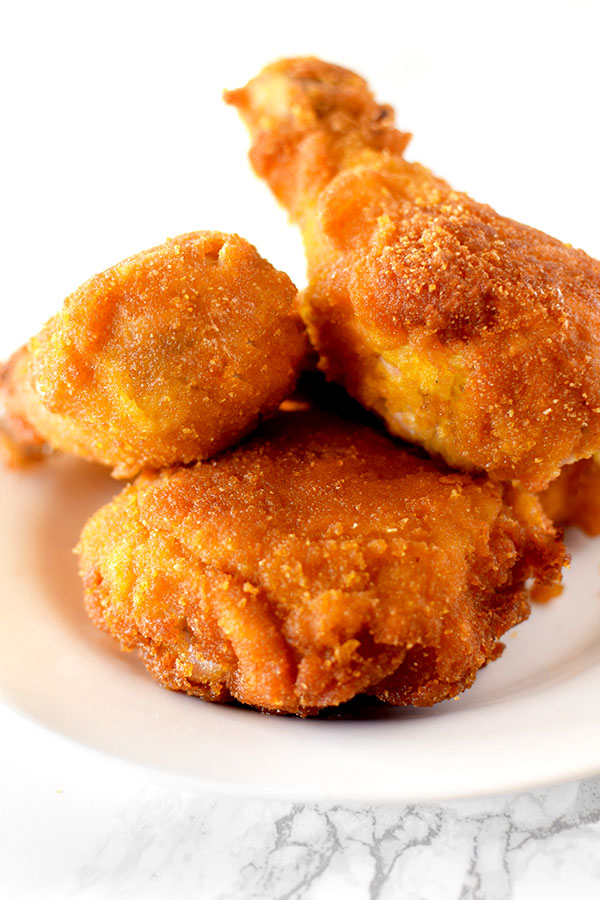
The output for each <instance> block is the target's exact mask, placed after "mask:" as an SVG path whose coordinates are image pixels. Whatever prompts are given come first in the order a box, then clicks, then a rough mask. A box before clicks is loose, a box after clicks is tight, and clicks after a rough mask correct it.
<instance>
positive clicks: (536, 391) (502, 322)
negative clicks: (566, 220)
mask: <svg viewBox="0 0 600 900" xmlns="http://www.w3.org/2000/svg"><path fill="white" fill-rule="evenodd" d="M226 99H227V100H228V102H230V103H233V104H234V105H235V106H236V107H237V108H238V110H239V111H240V113H241V115H242V117H243V119H244V121H245V122H246V124H247V125H248V127H249V130H250V133H251V136H252V141H253V143H252V149H251V151H250V158H251V161H252V163H253V165H254V168H255V169H256V171H257V173H258V174H259V175H261V176H262V177H263V178H265V179H266V180H267V182H268V183H269V185H270V186H271V188H272V189H273V191H274V193H275V195H276V196H277V197H278V199H279V200H280V201H281V202H282V203H283V204H284V205H285V206H286V207H287V209H288V210H289V212H290V215H291V218H292V220H293V221H295V222H297V223H298V224H299V225H300V226H301V228H302V231H303V236H304V242H305V246H306V252H307V256H308V274H309V285H308V288H307V289H306V290H305V291H304V292H303V294H302V295H301V312H302V315H303V317H304V319H305V321H306V324H307V327H308V331H309V336H310V338H311V340H312V342H313V344H314V346H315V347H316V349H317V350H318V351H319V354H320V366H321V368H322V369H323V370H324V371H325V373H326V374H327V376H328V377H329V378H331V379H334V380H337V381H339V382H341V383H343V384H344V385H345V386H346V388H347V389H348V391H349V392H350V393H351V394H352V395H353V396H354V397H356V398H357V399H358V400H360V401H361V402H362V403H363V404H364V405H365V406H367V407H369V408H370V409H374V410H376V411H377V412H378V413H379V414H380V415H381V416H382V417H383V419H384V420H385V422H386V425H387V427H388V429H389V430H390V431H391V432H392V433H393V434H396V435H399V436H401V437H403V438H405V439H406V440H410V441H414V442H415V443H420V444H422V445H423V446H424V447H426V448H427V450H428V451H429V452H431V453H433V454H440V455H441V456H442V457H443V458H444V459H445V460H446V461H447V462H448V463H449V464H450V465H453V466H457V467H460V468H463V469H467V470H486V471H487V472H488V473H489V474H490V475H491V476H492V477H494V478H495V479H507V480H509V479H514V480H518V481H520V482H521V483H523V484H524V485H526V486H527V487H529V488H531V489H534V490H541V489H543V488H544V487H545V486H546V485H547V483H548V482H549V481H551V480H552V479H553V478H555V477H556V476H557V475H558V473H559V470H560V468H561V466H563V465H564V464H565V463H568V462H572V461H575V460H577V459H579V458H581V457H587V456H589V455H590V454H591V453H593V452H595V451H596V450H598V449H599V448H600V263H599V262H597V261H596V260H594V259H591V258H590V257H589V256H587V255H586V254H585V253H584V252H583V251H581V250H575V249H573V248H572V247H570V246H568V245H565V244H562V243H561V242H560V241H558V240H555V239H554V238H551V237H548V236H547V235H545V234H543V233H542V232H540V231H536V230H535V229H533V228H528V227H526V226H524V225H521V224H519V223H517V222H514V221H512V220H511V219H507V218H505V217H503V216H501V215H499V214H498V213H496V212H495V211H494V210H493V209H491V208H490V207H489V206H485V205H482V204H480V203H477V202H475V201H474V200H472V199H471V198H470V197H468V196H467V195H466V194H463V193H459V192H458V191H454V190H453V189H452V188H451V187H450V186H449V185H448V184H447V183H446V182H445V181H442V180H441V179H440V178H437V177H436V176H435V175H433V174H432V173H431V172H430V171H429V170H428V169H426V168H424V167H423V166H421V165H418V164H416V163H411V162H408V161H407V160H405V159H404V158H403V151H404V148H405V145H406V143H407V140H408V136H407V135H406V134H403V133H400V132H398V131H396V129H395V128H394V121H393V114H392V111H391V109H390V107H388V106H380V105H378V104H377V103H376V102H375V101H374V99H373V97H372V95H371V94H370V92H369V90H368V88H367V85H366V82H365V81H364V80H363V79H362V78H360V77H359V76H357V75H355V74H354V73H352V72H349V71H347V70H345V69H342V68H340V67H338V66H333V65H329V64H327V63H324V62H321V61H319V60H316V59H310V58H309V59H291V60H282V61H281V62H279V63H275V64H274V65H272V66H269V67H267V68H266V69H265V70H264V71H263V72H262V73H261V74H260V75H259V76H258V77H256V78H255V79H253V80H252V81H250V83H249V84H248V85H247V86H246V87H245V88H242V89H240V90H237V91H232V92H230V93H228V94H226Z"/></svg>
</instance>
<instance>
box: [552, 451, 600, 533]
mask: <svg viewBox="0 0 600 900" xmlns="http://www.w3.org/2000/svg"><path fill="white" fill-rule="evenodd" d="M540 500H541V502H542V506H543V507H544V510H545V512H546V515H547V516H548V517H549V518H550V519H552V521H553V522H555V523H556V524H557V525H560V526H562V527H566V526H568V525H575V526H576V527H578V528H581V530H582V531H585V533H586V534H589V535H590V536H595V535H597V534H600V454H598V453H595V454H594V456H592V457H590V458H589V459H580V460H579V461H578V462H576V463H573V464H572V465H570V466H565V467H564V468H563V469H562V471H561V473H560V475H559V476H558V478H557V479H556V481H553V482H552V484H551V485H550V486H549V487H548V488H547V490H545V491H543V492H542V494H540Z"/></svg>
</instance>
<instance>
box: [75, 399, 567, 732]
mask: <svg viewBox="0 0 600 900" xmlns="http://www.w3.org/2000/svg"><path fill="white" fill-rule="evenodd" d="M287 405H288V408H291V409H294V408H295V409H296V410H297V411H295V412H285V413H281V414H280V415H279V416H278V417H276V418H275V419H272V420H271V421H270V422H269V423H267V424H266V425H263V426H262V428H261V429H260V431H259V432H257V434H256V435H255V436H254V437H253V438H252V439H249V440H247V441H246V442H244V443H242V444H241V445H240V446H239V447H238V448H237V449H235V450H233V451H228V452H226V453H223V454H221V455H220V456H218V457H216V458H214V459H212V460H210V461H208V462H202V463H198V464H196V465H195V466H193V467H179V468H175V469H171V470H167V471H165V472H163V473H151V472H149V473H143V474H142V475H141V476H140V477H139V478H138V480H137V481H136V482H134V483H133V484H132V485H128V486H127V487H126V488H125V489H124V491H123V492H122V493H121V494H120V495H119V496H117V498H116V499H114V500H113V501H112V502H111V503H109V504H108V505H107V506H105V507H104V508H103V509H101V510H99V511H98V512H97V513H96V514H95V515H94V516H92V518H91V519H90V521H89V522H88V523H87V525H86V526H85V528H84V530H83V533H82V537H81V541H80V544H79V548H78V552H79V554H80V570H81V574H82V577H83V581H84V585H85V599H86V605H87V608H88V611H89V613H90V615H91V617H92V619H93V620H94V622H95V623H96V624H97V625H98V626H100V627H101V628H104V629H106V630H108V631H109V632H110V633H111V634H112V635H113V636H114V637H115V638H117V639H118V640H119V641H120V642H121V644H122V646H123V647H124V648H126V649H132V648H139V650H141V653H142V656H143V659H144V662H145V664H146V666H147V667H148V669H149V671H150V672H151V674H152V675H153V676H154V677H155V678H157V679H158V681H160V682H161V683H162V684H163V685H165V686H166V687H169V688H171V689H174V690H180V691H185V692H187V693H189V694H195V695H198V696H200V697H203V698H204V699H207V700H213V701H226V700H229V699H231V698H236V699H237V700H239V701H241V702H242V703H245V704H250V705H252V706H255V707H258V708H260V709H263V710H270V711H275V712H285V713H295V714H298V715H301V716H305V715H310V714H314V713H316V712H318V710H319V709H321V708H324V707H329V706H335V705H337V704H340V703H343V702H344V701H346V700H349V699H350V698H352V697H353V696H355V695H356V694H359V693H369V694H374V695H376V696H377V697H379V698H381V699H383V700H386V701H388V702H390V703H392V704H400V705H402V704H417V705H423V706H428V705H431V704H433V703H436V702H438V701H440V700H444V699H446V698H449V697H455V696H456V695H457V694H459V693H460V692H461V691H463V690H464V689H465V688H467V687H469V686H470V685H471V684H472V683H473V680H474V678H475V675H476V673H477V671H478V669H480V668H481V666H483V665H484V664H485V663H486V662H487V661H488V660H491V659H494V658H495V657H496V656H498V654H499V653H500V651H501V649H502V645H501V644H499V638H500V637H501V635H502V634H503V633H504V632H505V631H506V630H507V629H508V628H511V627H512V626H513V625H515V624H516V623H518V622H520V621H522V620H523V619H524V618H525V617H526V616H527V615H528V611H529V604H528V596H527V592H526V590H525V582H526V580H527V579H529V578H531V579H534V580H536V581H538V582H547V581H554V580H556V579H557V578H559V570H560V566H561V564H562V563H563V562H564V560H565V554H564V548H563V546H562V543H561V542H560V540H559V539H558V538H557V535H556V534H555V532H554V530H553V528H552V526H551V524H550V522H549V521H548V520H547V519H546V517H545V516H544V515H543V513H542V510H541V507H540V505H539V502H538V500H537V498H536V497H535V496H533V495H531V494H529V493H527V492H524V491H523V490H521V489H520V488H513V487H508V486H504V485H497V484H494V483H492V482H491V481H490V480H489V479H488V478H486V477H485V476H476V477H472V476H469V475H466V474H460V473H456V472H451V471H450V470H448V469H447V468H446V467H445V466H444V465H442V464H437V463H435V462H433V461H431V460H429V459H424V458H421V457H420V456H418V455H416V454H414V453H412V452H409V451H408V450H407V449H406V448H405V447H403V446H400V445H398V444H396V443H394V442H393V441H392V440H391V439H390V438H388V437H387V436H385V435H383V434H379V433H378V432H376V431H375V430H373V429H371V428H369V427H368V426H365V425H362V424H358V423H355V422H351V421H348V420H342V419H340V418H338V417H336V416H335V415H333V414H331V413H325V412H323V411H316V410H314V409H312V410H310V409H309V410H308V411H306V409H303V407H305V406H306V404H305V403H304V404H303V403H297V404H293V403H292V404H287Z"/></svg>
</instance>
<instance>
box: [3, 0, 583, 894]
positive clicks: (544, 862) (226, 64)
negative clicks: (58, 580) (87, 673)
mask: <svg viewBox="0 0 600 900" xmlns="http://www.w3.org/2000/svg"><path fill="white" fill-rule="evenodd" d="M599 44H600V4H598V3H596V2H593V0H590V2H581V0H579V2H577V0H571V2H540V3H537V2H524V0H521V2H519V3H515V2H507V0H505V2H502V3H500V2H498V3H486V2H481V0H480V2H458V0H455V2H443V0H439V2H431V0H430V2H421V3H419V2H416V0H415V2H412V3H405V2H387V3H383V2H376V0H371V2H361V3H353V2H345V3H339V2H326V0H321V2H314V0H308V2H304V3H302V4H298V3H286V2H283V0H281V2H255V3H251V2H237V3H236V2H228V3H204V2H195V3H193V2H177V0H175V2H173V0H171V2H166V0H165V2H160V3H157V2H145V3H141V2H123V0H121V2H119V3H115V2H102V3H100V2H98V3H91V2H87V3H86V2H78V3H65V2H52V3H44V2H39V3H33V2H20V3H14V2H10V3H9V2H4V3H3V4H2V5H1V6H0V84H1V85H2V89H1V106H0V112H1V118H0V122H1V126H0V127H1V139H0V163H1V164H0V228H1V231H0V247H1V250H2V276H3V285H2V294H1V296H2V300H1V302H2V309H3V313H4V316H3V327H2V330H1V331H0V355H2V356H5V355H7V354H8V353H9V352H10V351H11V350H12V349H13V347H15V346H16V345H17V344H18V343H20V342H21V341H23V340H25V339H26V338H27V337H28V336H29V334H30V333H31V332H32V331H34V330H37V328H38V327H39V326H40V325H41V323H42V322H43V321H44V319H45V318H47V317H48V316H49V315H51V314H52V313H53V312H54V311H55V310H56V309H57V308H58V307H59V305H60V303H61V302H62V299H63V298H64V296H65V295H67V294H68V293H70V292H71V291H72V290H73V289H74V288H75V287H77V286H78V285H79V284H80V283H81V282H82V281H84V280H85V279H87V278H88V277H89V276H90V275H91V274H93V273H95V272H97V271H100V270H102V269H103V268H105V267H107V266H109V265H111V264H113V263H115V262H117V261H118V260H119V259H121V258H123V257H125V256H127V255H129V254H131V253H134V252H136V251H138V250H141V249H143V248H145V247H148V246H152V245H153V244H157V243H160V242H161V241H163V240H164V239H165V238H166V237H167V236H173V235H176V234H178V233H182V232H185V231H189V230H195V229H205V228H206V229H221V230H225V231H237V232H239V233H240V234H241V235H243V236H244V237H247V238H248V239H250V240H251V241H252V242H254V243H255V244H256V245H257V247H258V249H259V251H260V252H262V253H263V254H264V255H265V256H267V258H269V259H270V260H271V261H272V262H273V263H274V264H275V265H277V266H279V267H281V268H284V269H286V270H287V271H288V272H289V274H290V275H291V276H292V277H293V278H294V280H295V281H296V282H297V284H298V285H299V286H300V285H301V284H302V281H303V257H302V252H301V244H300V239H299V236H298V235H297V234H296V232H295V231H294V229H292V228H290V227H289V226H288V225H287V223H286V217H285V214H284V213H283V212H282V211H281V210H279V209H278V208H277V207H276V204H275V203H274V201H273V200H272V198H271V196H270V194H269V192H268V190H267V189H266V187H265V186H264V185H262V184H261V183H260V182H258V181H257V180H256V179H255V178H254V176H252V174H251V173H250V171H249V167H248V164H247V162H246V159H245V151H246V148H247V138H246V135H245V132H244V129H243V127H242V126H241V124H240V122H239V121H238V119H237V115H236V113H235V111H234V110H232V109H231V108H228V107H226V106H224V105H223V103H222V101H221V99H220V97H221V92H222V90H223V89H224V88H233V87H238V86H240V85H241V84H243V83H245V81H246V80H247V79H248V78H249V77H251V76H252V75H254V74H256V72H257V71H258V70H259V69H260V68H261V67H262V66H263V65H265V64H266V63H268V62H270V61H272V60H274V59H276V58H278V57H280V56H288V55H307V54H313V55H317V56H321V57H323V58H325V59H327V60H330V61H332V62H337V63H340V64H342V65H347V66H349V67H351V68H354V69H355V70H357V71H359V72H360V73H361V74H363V75H364V76H365V77H366V78H367V79H368V80H369V82H370V83H371V85H372V87H373V88H374V90H375V92H376V95H377V97H378V99H380V100H381V101H382V102H389V103H392V104H393V105H394V106H395V108H396V112H397V122H398V126H399V127H400V128H401V129H403V130H408V131H412V132H413V133H414V139H413V142H412V143H411V145H410V149H409V152H408V154H407V155H408V156H409V157H410V158H411V159H418V160H419V161H421V162H423V163H425V164H426V165H428V166H430V167H431V168H432V169H433V170H434V171H435V172H436V173H438V174H439V175H441V176H443V177H445V178H447V179H448V180H449V181H450V182H451V183H452V184H453V185H454V186H455V187H457V188H459V189H463V190H466V191H467V192H469V193H471V194H472V195H473V196H474V197H475V198H476V199H479V200H482V201H485V202H489V203H491V204H492V205H494V206H495V207H496V208H497V209H498V210H499V211H500V212H502V213H504V214H507V215H510V216H512V217H514V218H517V219H521V220H523V221H525V222H527V223H528V224H531V225H534V226H536V227H540V228H542V229H544V230H546V231H548V232H550V233H552V234H554V235H556V236H557V237H560V238H561V239H563V240H565V241H569V242H571V243H573V244H574V245H576V246H581V247H583V249H585V250H587V251H588V252H589V253H591V254H592V255H595V256H600V226H599V224H598V206H599V202H600V174H599V168H598V158H599V152H600V126H599V114H598V108H599V101H598V94H599V88H600V52H599ZM0 602H1V595H0ZM18 637H19V639H20V640H24V639H25V640H26V636H24V635H19V636H18ZM15 639H17V636H15ZM90 702H91V703H93V698H90ZM559 714H560V711H557V715H559ZM593 714H595V713H593ZM0 728H3V735H4V737H3V741H4V746H3V748H2V751H1V753H2V758H3V762H4V768H3V776H4V777H3V787H2V789H3V797H2V799H1V800H0V822H1V826H2V833H1V834H0V891H1V890H2V889H4V890H5V892H6V896H8V897H11V898H13V897H14V898H20V897H37V898H45V897H65V896H82V897H108V896H110V897H135V896H138V895H139V894H140V893H141V892H142V890H143V891H144V892H145V895H146V896H151V897H171V896H174V895H175V891H178V892H179V896H184V897H187V896H190V897H192V896H194V897H196V896H198V897H221V896H222V897H227V898H229V897H234V896H235V897H238V896H239V897H250V896H251V897H257V898H258V897H261V898H263V897H271V896H273V897H276V896H277V897H279V896H282V897H283V896H291V897H294V898H296V897H298V898H300V897H315V898H317V897H327V898H331V897H336V896H344V897H363V896H365V897H367V896H369V895H370V896H378V897H384V898H385V897H388V896H389V897H392V896H394V897H397V896H399V895H400V894H399V891H400V890H402V891H403V893H402V896H403V897H404V896H406V897H415V898H418V900H428V898H430V897H431V898H445V897H452V898H454V897H456V898H458V897H463V898H464V897H466V898H470V897H473V898H475V897H480V896H485V897H486V900H487V898H490V900H495V898H501V897H508V896H510V897H515V898H517V900H521V898H524V900H535V898H537V897H544V898H554V897H557V898H558V897H563V896H565V893H566V891H567V890H570V891H571V892H574V893H575V894H576V895H577V896H578V897H579V898H586V897H590V898H591V897H592V896H597V886H598V883H599V882H598V877H599V870H600V862H599V859H598V851H597V849H595V848H597V846H598V837H600V831H599V829H598V822H599V821H600V799H599V795H600V790H599V787H598V782H588V783H586V784H585V785H583V786H582V785H579V786H573V787H570V788H564V789H553V790H552V791H548V792H545V793H544V792H542V793H539V792H538V793H537V794H535V795H531V797H528V796H525V797H524V798H523V797H521V798H520V799H519V798H517V799H515V798H512V799H507V800H504V799H496V800H494V801H490V800H481V801H480V805H479V806H478V807H477V808H476V809H475V808H474V807H473V806H472V805H471V806H470V807H469V808H468V809H467V808H465V807H460V806H458V807H452V808H449V807H439V809H434V810H433V811H432V808H431V807H428V808H425V807H424V808H422V809H418V808H416V811H415V809H413V811H412V812H410V811H407V809H406V808H401V807H397V808H396V809H395V810H394V811H393V812H391V813H389V814H388V812H387V811H386V810H385V809H384V808H380V809H375V810H371V811H370V812H369V811H366V810H364V809H363V810H361V809H355V810H352V809H351V810H344V811H343V816H342V819H343V826H341V825H339V822H338V824H337V825H336V828H337V831H336V834H337V836H338V843H337V845H335V843H332V844H331V847H332V849H331V852H330V854H329V856H327V854H325V857H323V859H321V857H319V859H321V861H320V862H319V864H318V865H317V864H314V859H315V858H316V857H315V854H317V855H318V852H319V847H321V849H322V847H323V846H324V845H325V844H326V843H327V842H326V840H325V838H324V837H323V835H327V834H329V831H327V830H325V831H323V830H322V829H321V826H323V828H325V824H323V823H327V822H329V823H331V822H332V821H334V823H335V821H337V820H335V816H334V813H333V812H332V810H330V809H323V808H314V809H313V808H308V807H306V808H301V807H297V806H296V807H294V810H295V811H293V810H292V808H291V806H290V807H286V806H285V803H284V804H283V805H282V804H280V805H279V806H277V807H276V808H275V807H273V806H271V805H269V804H267V803H265V804H264V805H263V806H260V804H259V805H258V806H257V805H256V804H254V805H252V804H251V803H249V801H244V802H242V801H240V803H239V805H235V804H234V805H232V801H227V802H223V803H219V802H215V803H209V801H208V800H206V799H205V798H203V797H200V796H194V795H193V794H189V793H182V792H179V791H178V790H177V789H175V788H173V787H172V786H171V787H169V786H167V787H165V786H164V785H163V784H159V783H158V782H156V784H155V783H154V782H153V781H152V778H151V777H150V776H149V775H148V774H147V773H146V774H144V775H140V774H138V773H137V772H135V771H134V770H132V769H130V768H129V767H127V766H124V765H122V764H120V763H117V762H113V761H110V762H109V761H103V760H102V759H101V758H97V757H94V756H93V755H91V754H90V753H89V752H88V751H84V750H80V749H79V748H78V747H76V746H70V745H69V746H67V745H64V744H63V743H62V742H61V741H60V740H59V739H57V738H54V737H53V736H51V735H49V734H46V733H45V732H42V731H41V730H38V729H37V728H36V727H35V726H33V725H30V724H27V723H23V722H21V721H20V720H19V719H18V718H17V717H15V716H14V714H13V713H11V712H9V711H7V710H3V709H0ZM58 791H61V792H62V793H57V792H58ZM582 798H583V799H582ZM340 815H341V814H340ZM368 816H371V819H368ZM389 816H392V819H389ZM410 816H412V819H410ZM344 817H345V818H344ZM394 817H395V818H394ZM407 817H408V818H407ZM338 819H339V815H338ZM409 819H410V821H411V822H413V825H412V826H410V827H409V825H408V824H406V825H405V826H402V827H401V824H402V823H406V822H408V821H409ZM371 820H372V822H373V823H375V824H374V825H373V827H372V829H371V832H369V834H368V835H366V836H365V834H366V832H365V828H367V824H365V823H368V821H371ZM392 820H393V822H395V823H396V830H395V831H394V830H393V829H392V828H391V825H390V824H389V822H391V821H392ZM413 820H414V821H413ZM282 822H284V825H282V824H281V823H282ZM502 822H504V823H505V824H506V828H505V830H504V831H502V828H501V827H500V824H501V823H502ZM285 823H287V824H285ZM289 823H292V825H293V827H292V825H290V827H289V828H288V824H289ZM386 823H387V824H386ZM419 823H420V824H419ZM436 823H437V824H436ZM473 823H475V824H473ZM499 823H500V824H499ZM557 823H558V824H557ZM284 826H285V827H284ZM376 826H377V827H376ZM327 827H329V826H327ZM332 827H333V826H332ZM386 828H387V831H386ZM402 828H404V831H403V830H402ZM411 828H413V830H412V831H411ZM428 828H429V829H430V831H431V837H430V840H429V841H427V840H425V839H424V838H423V837H422V834H421V832H423V829H425V832H424V833H428V832H427V829H428ZM436 828H437V830H436ZM286 829H287V830H286ZM361 829H362V830H361ZM494 829H496V830H494ZM367 831H368V828H367ZM484 833H485V834H486V835H487V838H486V841H483V839H481V840H480V839H479V838H480V836H481V834H484ZM359 834H360V835H361V837H360V838H359V837H357V835H359ZM515 834H518V835H519V836H520V838H519V840H520V843H519V841H517V842H516V843H515V841H514V840H512V839H511V837H510V836H511V835H513V838H514V835H515ZM565 834H568V840H566V842H565V840H564V839H563V838H564V835H565ZM386 835H387V838H386ZM420 835H421V837H420ZM478 836H479V837H478ZM355 839H356V842H355ZM386 840H387V841H388V843H389V846H390V847H392V848H395V850H394V852H395V853H396V856H393V853H392V850H390V851H389V852H390V853H392V856H393V859H394V860H395V862H394V864H393V865H391V864H390V865H387V863H385V860H386V859H387V857H386V856H385V852H387V851H386V847H388V844H386V843H385V841H386ZM419 840H420V841H421V843H420V844H419ZM511 840H512V843H511ZM361 841H362V843H361ZM557 841H558V844H557ZM561 841H562V843H561ZM369 842H370V843H369ZM390 842H391V843H390ZM394 842H395V843H394ZM415 842H416V843H417V844H418V846H419V847H420V848H421V849H420V855H419V857H418V859H417V858H416V857H415V855H414V847H415V846H416V844H415ZM359 847H370V848H371V849H370V850H369V852H368V853H364V854H362V855H361V852H359V850H358V849H357V848H359ZM411 847H412V848H413V849H412V850H411ZM182 848H183V850H182ZM382 848H383V849H382ZM465 848H466V849H465ZM371 851H372V852H371ZM377 853H379V854H380V855H379V857H378V856H377ZM490 854H491V855H490ZM557 854H558V856H557ZM492 857H493V858H492ZM558 858H559V859H560V865H558V864H557V862H556V860H557V859H558ZM376 859H379V860H380V863H379V864H378V865H379V868H377V865H376V864H375V862H374V860H376ZM215 860H217V861H218V865H217V863H216V862H215ZM507 860H508V862H507ZM384 863H385V864H384ZM303 865H304V866H305V869H306V871H307V872H309V874H310V873H311V872H312V873H313V874H311V875H310V877H308V875H307V876H306V878H304V880H303V877H304V876H302V872H304V869H303V868H302V866H303ZM311 865H312V867H313V868H312V869H311ZM252 866H254V869H252ZM319 866H320V868H319ZM313 870H314V872H313ZM252 871H253V872H254V875H253V876H252V878H254V880H253V881H252V878H251V877H250V875H249V874H248V873H250V872H252ZM232 872H234V873H236V874H235V877H234V875H231V873H232ZM244 872H245V873H246V874H245V875H244V874H243V873H244ZM286 872H288V873H289V881H286V877H287V876H286V874H285V873H286ZM299 872H300V874H298V873H299ZM227 873H229V874H227ZM257 873H258V874H257ZM294 873H295V876H294ZM473 873H475V875H474V874H473ZM259 876H260V877H259ZM301 876H302V877H301ZM294 877H295V878H296V880H295V881H294ZM236 879H237V880H236ZM244 879H250V880H249V881H245V880H244ZM261 879H262V880H261ZM477 879H479V882H478V881H477ZM244 884H247V885H251V886H250V887H246V888H245V887H244ZM481 884H483V887H481ZM374 885H375V887H373V886H374ZM342 886H343V890H342ZM461 891H462V893H461ZM595 891H596V892H595ZM369 892H370V893H369Z"/></svg>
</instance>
